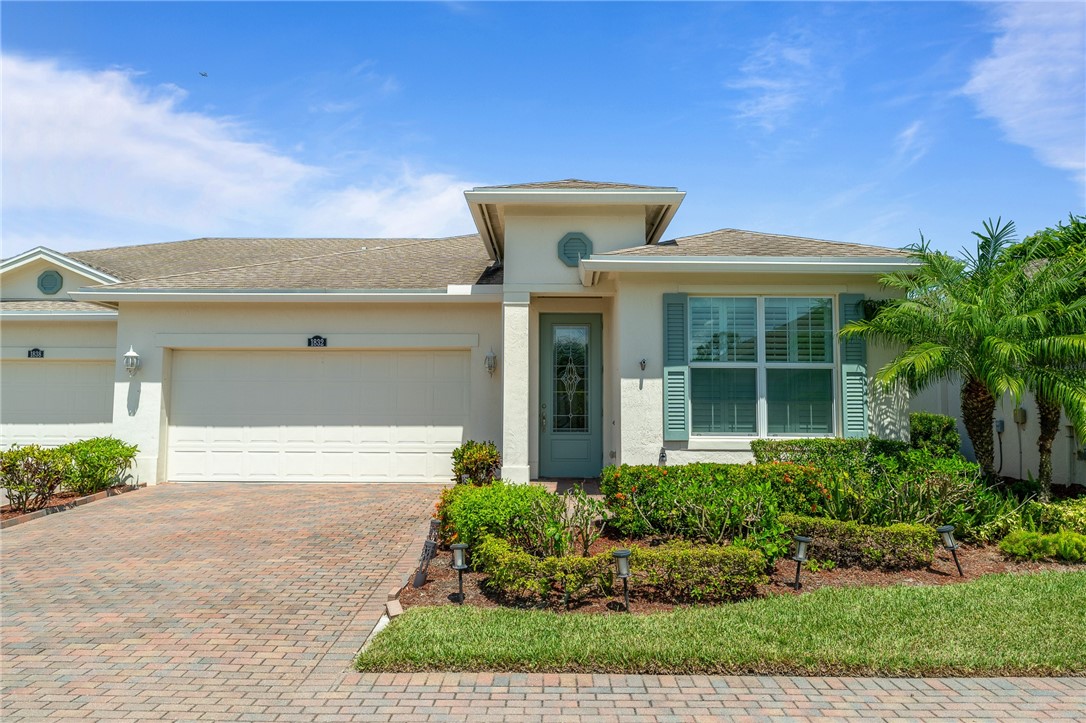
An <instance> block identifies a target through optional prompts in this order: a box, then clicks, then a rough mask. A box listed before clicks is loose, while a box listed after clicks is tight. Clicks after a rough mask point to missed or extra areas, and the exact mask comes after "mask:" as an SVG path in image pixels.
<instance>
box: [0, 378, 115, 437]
mask: <svg viewBox="0 0 1086 723" xmlns="http://www.w3.org/2000/svg"><path fill="white" fill-rule="evenodd" d="M113 374H114V367H113V363H112V362H108V361H107V362H89V361H50V360H48V359H44V360H39V359H35V360H33V361H31V360H28V361H5V362H4V363H3V364H2V365H0V446H3V447H4V448H7V447H8V446H10V445H12V444H41V445H45V446H57V445H61V444H66V443H68V442H73V441H75V440H77V439H88V438H90V437H100V436H104V435H107V434H109V433H110V426H111V422H112V421H113Z"/></svg>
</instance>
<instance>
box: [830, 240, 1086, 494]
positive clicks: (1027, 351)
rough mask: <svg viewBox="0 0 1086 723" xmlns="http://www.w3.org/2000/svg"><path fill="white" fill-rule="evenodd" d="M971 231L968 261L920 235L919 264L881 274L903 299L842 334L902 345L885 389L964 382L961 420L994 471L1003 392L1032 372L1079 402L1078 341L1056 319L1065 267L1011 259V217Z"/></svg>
mask: <svg viewBox="0 0 1086 723" xmlns="http://www.w3.org/2000/svg"><path fill="white" fill-rule="evenodd" d="M973 235H974V236H975V237H976V239H977V249H976V252H975V253H970V252H966V254H965V256H966V258H965V260H959V259H956V258H954V257H952V256H950V255H949V254H946V253H943V252H939V251H934V250H932V249H931V247H930V244H929V243H928V242H927V240H925V239H924V238H923V236H921V240H920V243H918V244H914V245H913V246H911V247H909V250H910V252H911V255H912V257H913V258H914V259H915V260H916V261H917V262H918V266H917V267H916V268H915V269H914V270H912V271H908V272H897V273H893V274H888V275H886V276H884V277H883V278H882V283H883V285H885V286H886V287H888V288H890V289H894V290H896V291H898V292H901V293H902V298H897V299H893V300H891V301H889V302H887V303H886V304H885V305H884V306H882V307H881V308H880V310H879V312H878V313H877V314H876V315H875V316H874V318H872V319H869V320H861V321H856V322H852V323H851V324H849V325H848V326H846V327H845V328H844V329H842V330H841V336H842V337H844V338H848V337H853V336H856V337H860V338H865V339H868V340H871V341H874V342H878V343H883V344H887V345H891V346H898V347H901V348H902V350H901V351H900V352H899V353H898V354H897V356H896V357H895V358H894V359H893V360H892V361H890V362H889V363H888V364H887V365H886V366H884V367H883V368H882V369H880V370H878V372H877V373H876V375H875V380H876V382H878V383H879V384H881V385H883V386H884V387H893V386H895V385H897V384H902V383H903V384H905V385H906V386H907V387H908V388H909V390H910V391H911V392H914V393H915V392H917V391H920V390H921V389H924V388H925V387H927V386H929V385H931V384H933V383H936V382H938V381H941V380H950V379H958V380H960V382H961V392H960V394H961V408H962V421H963V423H964V424H965V429H966V432H967V433H968V434H969V439H970V440H971V441H972V443H973V450H974V452H975V454H976V457H977V462H979V463H980V465H981V467H982V468H983V469H984V470H985V472H986V473H988V474H992V473H993V466H994V459H995V449H994V445H993V439H992V426H993V422H994V415H995V403H996V400H997V399H998V398H999V397H1001V396H1002V395H1003V394H1006V393H1008V392H1009V393H1012V394H1014V395H1015V398H1016V399H1020V398H1021V395H1022V393H1023V391H1024V389H1025V388H1026V386H1027V380H1028V382H1029V385H1030V386H1033V385H1034V384H1036V385H1037V386H1039V387H1044V388H1045V389H1049V390H1051V391H1052V392H1053V393H1054V394H1056V398H1057V399H1060V400H1061V401H1073V400H1074V399H1075V398H1076V396H1075V393H1072V392H1070V391H1068V390H1069V389H1071V388H1073V384H1071V385H1070V386H1069V382H1068V381H1067V377H1068V373H1067V371H1066V370H1067V362H1068V360H1069V359H1073V358H1076V357H1075V354H1077V352H1076V351H1074V350H1076V349H1079V348H1080V346H1081V340H1076V339H1075V338H1074V337H1075V335H1074V334H1071V335H1067V334H1065V333H1063V332H1064V330H1063V329H1062V328H1057V326H1056V325H1055V324H1054V323H1052V322H1051V321H1050V318H1049V317H1050V315H1058V314H1059V313H1061V312H1062V311H1063V310H1065V306H1066V305H1061V304H1060V302H1058V301H1056V298H1057V297H1058V295H1059V294H1058V291H1057V290H1058V289H1064V288H1065V285H1066V280H1064V279H1062V277H1060V276H1059V274H1058V273H1057V272H1058V271H1059V269H1057V268H1056V267H1055V266H1053V267H1052V269H1051V271H1050V272H1048V273H1045V274H1039V273H1034V274H1032V275H1028V274H1026V273H1025V267H1026V265H1025V264H1018V265H1015V266H1014V267H1013V269H1014V270H1013V271H1012V270H1011V269H1010V268H1009V267H1008V261H1007V258H1008V256H1007V255H1008V249H1010V248H1011V247H1012V244H1013V242H1014V236H1015V228H1014V224H1013V223H1011V222H1008V223H1006V224H1004V223H1003V222H1002V219H999V220H997V221H995V222H992V221H990V220H989V221H988V222H986V223H985V224H984V230H983V231H982V232H978V231H974V232H973ZM1060 268H1063V267H1060ZM1027 282H1028V283H1027ZM1027 287H1028V288H1027ZM1027 292H1028V293H1027ZM1049 355H1050V356H1049ZM1042 359H1047V361H1045V362H1044V363H1043V364H1042V363H1041V360H1042ZM1031 360H1033V361H1031ZM1050 362H1053V364H1052V368H1049V367H1050ZM1072 363H1074V362H1072ZM1027 369H1028V371H1027Z"/></svg>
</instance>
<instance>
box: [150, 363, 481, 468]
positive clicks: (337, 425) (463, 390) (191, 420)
mask: <svg viewBox="0 0 1086 723" xmlns="http://www.w3.org/2000/svg"><path fill="white" fill-rule="evenodd" d="M468 356H469V355H468V354H467V353H466V352H431V351H409V352H408V351H400V352H336V351H330V350H324V351H320V352H197V351H177V352H175V353H174V370H173V380H174V381H173V385H174V386H173V391H172V394H171V400H172V402H171V410H170V415H169V416H170V423H171V427H170V433H169V450H170V453H169V460H168V463H167V464H168V467H169V476H170V478H171V479H175V480H178V481H184V480H215V479H228V478H229V479H242V480H250V481H307V480H321V479H323V480H337V481H338V480H342V481H395V480H405V481H406V480H445V479H447V478H448V477H449V476H450V474H451V472H450V468H451V460H450V453H451V451H452V449H454V448H455V447H456V446H457V445H459V444H460V443H461V441H462V440H463V435H464V428H465V421H466V419H467V416H468V404H467V402H468V399H469V390H468V376H469V375H468V363H467V359H468ZM212 370H215V373H214V374H212V373H210V372H211V371H212ZM239 458H240V459H241V460H242V462H241V463H240V464H239V463H238V462H237V461H236V460H237V459H239Z"/></svg>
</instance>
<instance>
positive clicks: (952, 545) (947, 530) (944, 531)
mask: <svg viewBox="0 0 1086 723" xmlns="http://www.w3.org/2000/svg"><path fill="white" fill-rule="evenodd" d="M935 531H936V532H938V533H939V537H941V538H943V547H945V548H946V549H948V550H950V554H951V555H953V556H954V565H955V567H957V568H958V577H965V573H963V572H962V564H961V563H960V562H958V543H957V542H955V541H954V525H943V526H942V527H939V528H936V530H935Z"/></svg>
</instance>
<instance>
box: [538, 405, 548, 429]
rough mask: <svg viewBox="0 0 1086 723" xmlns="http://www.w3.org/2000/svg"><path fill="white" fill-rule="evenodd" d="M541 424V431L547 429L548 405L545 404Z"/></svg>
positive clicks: (541, 414) (541, 413) (541, 412)
mask: <svg viewBox="0 0 1086 723" xmlns="http://www.w3.org/2000/svg"><path fill="white" fill-rule="evenodd" d="M539 424H540V429H543V430H546V429H547V405H546V404H544V405H543V408H542V410H541V411H540V412H539Z"/></svg>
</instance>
